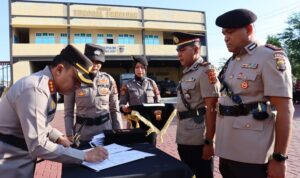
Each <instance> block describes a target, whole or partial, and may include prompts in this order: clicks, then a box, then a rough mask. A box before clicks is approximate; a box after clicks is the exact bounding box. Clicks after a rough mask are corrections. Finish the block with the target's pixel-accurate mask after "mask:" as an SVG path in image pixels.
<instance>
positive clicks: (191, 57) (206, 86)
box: [173, 32, 219, 178]
mask: <svg viewBox="0 0 300 178" xmlns="http://www.w3.org/2000/svg"><path fill="white" fill-rule="evenodd" d="M173 35H174V43H175V44H177V52H178V58H179V60H180V63H181V65H182V66H184V70H183V74H182V75H183V76H182V78H181V80H180V82H179V86H178V89H177V106H176V107H177V111H178V115H177V118H178V122H177V123H178V124H177V135H176V142H177V144H178V153H179V156H180V159H181V160H182V161H183V162H185V163H186V164H187V165H189V166H190V168H191V169H192V170H193V171H194V173H195V175H196V177H197V178H211V177H213V156H214V145H213V138H214V134H215V119H216V112H215V108H216V103H217V100H218V97H219V82H218V79H217V78H216V75H217V74H216V70H215V68H214V67H213V66H212V65H210V64H209V63H208V62H206V61H205V60H204V59H202V57H201V55H200V36H199V35H197V34H189V33H181V32H176V33H174V34H173Z"/></svg>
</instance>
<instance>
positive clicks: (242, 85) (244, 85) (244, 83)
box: [240, 80, 249, 89]
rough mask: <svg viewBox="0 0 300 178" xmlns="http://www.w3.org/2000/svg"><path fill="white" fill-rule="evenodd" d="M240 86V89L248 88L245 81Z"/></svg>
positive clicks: (247, 83)
mask: <svg viewBox="0 0 300 178" xmlns="http://www.w3.org/2000/svg"><path fill="white" fill-rule="evenodd" d="M240 86H241V88H242V89H247V88H248V87H249V82H248V81H247V80H245V81H242V82H241V84H240Z"/></svg>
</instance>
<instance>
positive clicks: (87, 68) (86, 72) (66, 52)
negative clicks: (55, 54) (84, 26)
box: [60, 45, 93, 84]
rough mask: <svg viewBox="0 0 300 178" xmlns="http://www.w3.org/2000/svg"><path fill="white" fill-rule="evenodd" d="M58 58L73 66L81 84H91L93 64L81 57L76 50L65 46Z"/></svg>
mask: <svg viewBox="0 0 300 178" xmlns="http://www.w3.org/2000/svg"><path fill="white" fill-rule="evenodd" d="M60 56H61V57H62V58H63V60H64V61H66V62H67V63H69V64H71V65H73V66H74V67H75V69H76V75H77V76H78V78H79V79H80V81H81V82H82V83H85V84H92V83H93V82H92V77H91V72H92V68H93V63H92V62H91V61H90V60H89V58H87V57H86V56H85V55H83V54H82V53H81V52H80V51H79V50H78V49H76V48H75V47H74V46H72V45H68V46H66V47H65V48H64V49H63V50H62V51H61V52H60Z"/></svg>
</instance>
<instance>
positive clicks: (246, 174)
mask: <svg viewBox="0 0 300 178" xmlns="http://www.w3.org/2000/svg"><path fill="white" fill-rule="evenodd" d="M256 19H257V17H256V15H255V14H254V13H253V12H251V11H250V10H247V9H235V10H232V11H229V12H226V13H224V14H222V15H221V16H219V17H218V18H217V19H216V25H217V26H219V27H221V28H222V33H223V35H224V39H225V43H226V46H227V48H228V51H229V52H232V53H233V56H232V57H231V58H230V59H229V60H228V61H227V62H226V64H225V65H224V67H223V69H222V71H221V72H220V75H219V79H220V82H221V83H222V85H223V88H222V89H221V92H222V96H221V98H220V99H219V114H218V116H217V125H216V155H217V156H219V157H220V166H219V169H220V172H221V174H222V176H223V177H224V178H232V177H235V178H254V177H255V178H266V177H270V178H274V177H276V178H277V177H278V178H279V177H284V174H285V170H286V163H285V160H286V159H287V156H286V154H287V146H288V142H289V137H290V132H291V120H292V117H293V112H294V107H293V103H292V77H291V66H290V63H289V60H288V59H287V57H286V55H285V53H284V51H283V50H282V49H280V48H277V47H275V46H272V45H260V44H258V43H257V42H256V41H255V40H254V25H253V23H254V22H255V20H256ZM269 103H271V104H272V105H273V106H274V108H275V109H276V111H277V115H276V116H275V115H274V114H272V113H271V111H272V107H271V105H270V104H269ZM274 141H275V142H274Z"/></svg>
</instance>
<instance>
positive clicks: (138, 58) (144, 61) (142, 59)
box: [132, 56, 148, 67]
mask: <svg viewBox="0 0 300 178" xmlns="http://www.w3.org/2000/svg"><path fill="white" fill-rule="evenodd" d="M132 59H133V62H134V66H135V65H136V63H138V62H139V63H141V64H143V65H144V66H145V67H147V66H148V61H147V59H146V58H145V57H143V56H132Z"/></svg>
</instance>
